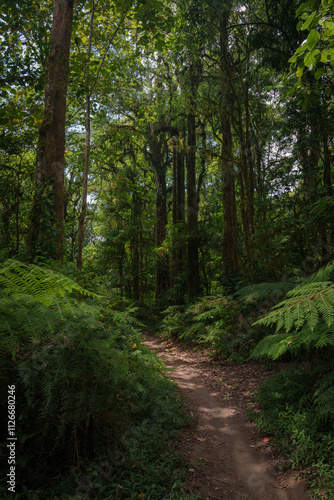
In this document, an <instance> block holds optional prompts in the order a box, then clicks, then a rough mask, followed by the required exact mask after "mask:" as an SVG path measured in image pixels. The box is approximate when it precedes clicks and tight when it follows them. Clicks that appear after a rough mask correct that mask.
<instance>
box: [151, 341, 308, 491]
mask: <svg viewBox="0 0 334 500" xmlns="http://www.w3.org/2000/svg"><path fill="white" fill-rule="evenodd" d="M143 338H144V341H143V343H144V344H145V345H147V346H148V347H150V348H151V349H154V350H156V351H157V354H158V355H159V356H160V357H161V358H163V359H164V361H165V363H166V366H167V368H168V371H169V376H170V378H172V379H173V380H174V381H175V382H176V383H177V384H178V386H179V388H180V391H181V392H182V394H183V396H184V398H185V401H186V408H187V411H188V412H189V413H190V414H191V415H192V417H193V419H192V422H191V424H190V426H189V427H188V428H187V429H186V431H185V432H184V434H183V436H182V439H181V441H180V444H179V448H180V451H181V452H182V453H184V454H185V455H186V457H187V459H188V462H189V470H188V475H187V478H186V482H185V485H186V490H187V492H188V493H193V494H195V495H197V496H198V498H200V499H201V500H222V499H224V500H259V499H263V500H307V499H309V498H310V497H309V496H308V495H307V493H306V483H305V480H304V479H302V478H300V477H299V475H298V473H297V472H295V471H291V470H286V462H285V460H284V458H283V457H282V456H280V455H279V454H278V453H277V452H276V451H275V450H274V448H273V447H272V445H271V438H270V436H266V435H264V434H263V433H261V431H259V430H258V429H257V428H256V426H255V425H254V424H252V423H251V422H250V421H249V420H248V419H247V418H246V409H247V408H249V407H251V406H252V407H255V408H256V403H254V402H253V401H252V394H253V393H254V391H255V390H256V388H257V386H258V384H259V383H260V382H261V381H262V380H264V379H265V378H267V377H268V376H269V375H271V374H273V372H269V371H267V370H266V369H265V367H264V366H262V365H258V364H256V363H254V364H247V365H233V364H227V363H225V364H214V363H213V362H212V360H211V359H210V358H209V356H208V353H206V352H194V351H192V350H190V349H187V348H185V347H183V346H180V345H179V344H177V343H176V342H175V341H173V340H167V341H166V340H165V339H160V338H157V337H155V336H152V335H150V334H149V333H144V334H143Z"/></svg>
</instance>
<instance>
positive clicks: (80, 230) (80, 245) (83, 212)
mask: <svg viewBox="0 0 334 500" xmlns="http://www.w3.org/2000/svg"><path fill="white" fill-rule="evenodd" d="M94 14H95V0H92V11H91V17H90V26H89V40H88V63H87V68H86V120H85V129H86V145H85V162H84V169H83V176H82V206H81V213H80V215H79V217H78V255H77V266H78V269H82V249H83V242H84V237H85V219H86V211H87V184H88V172H89V157H90V87H89V55H90V53H91V51H92V36H93V24H94Z"/></svg>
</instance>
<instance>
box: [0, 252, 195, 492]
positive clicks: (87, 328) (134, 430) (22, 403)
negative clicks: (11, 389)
mask: <svg viewBox="0 0 334 500" xmlns="http://www.w3.org/2000/svg"><path fill="white" fill-rule="evenodd" d="M0 283H1V290H0V316H1V332H0V333H1V337H0V353H1V361H2V377H1V402H2V405H3V407H2V408H1V418H2V422H1V424H2V425H1V428H2V429H3V431H5V430H6V429H7V418H6V414H7V409H6V408H5V404H6V402H7V387H8V384H10V385H15V387H16V394H15V395H16V413H17V419H16V435H17V443H18V450H19V451H18V453H17V463H16V469H17V478H16V480H17V491H18V492H19V493H20V494H22V495H23V497H25V498H27V496H28V497H29V498H36V499H44V498H45V499H49V498H58V496H59V498H81V499H82V498H102V497H106V498H114V499H118V498H119V499H122V498H126V499H130V498H138V495H140V494H141V493H142V494H145V495H146V496H145V498H152V499H153V498H155V499H158V498H159V499H160V498H161V499H162V498H164V497H165V496H166V495H167V496H168V498H174V497H173V495H174V493H175V495H179V496H177V498H183V497H182V495H183V493H182V491H181V490H182V488H181V486H180V477H181V476H180V472H178V471H177V462H178V459H177V458H176V457H175V456H174V455H173V454H172V453H170V452H168V453H167V452H166V449H169V448H170V446H169V443H170V441H171V439H174V438H175V435H176V433H177V430H178V429H179V428H180V427H181V426H182V425H184V423H185V417H184V414H183V411H182V403H181V401H180V399H179V397H178V396H177V395H176V392H175V388H174V385H173V384H172V382H170V381H169V380H167V379H165V378H164V377H162V376H161V368H162V366H161V363H160V362H159V361H158V359H157V358H156V357H155V356H154V355H153V354H152V353H151V352H150V351H149V350H148V349H147V348H145V347H144V346H142V345H141V344H140V337H139V334H138V329H137V327H138V326H139V325H138V321H137V320H136V319H135V318H134V316H133V313H134V310H133V309H129V308H128V309H126V310H125V311H119V310H117V309H115V308H114V307H113V305H112V304H110V305H108V304H107V303H106V301H105V300H104V299H103V298H101V297H98V296H96V295H94V294H92V293H88V298H86V299H85V300H83V297H84V295H87V292H86V291H85V290H84V289H82V288H81V287H80V286H79V285H77V283H75V282H74V281H72V280H71V279H70V278H67V277H66V276H64V275H62V274H59V273H57V272H55V271H51V270H50V269H45V268H40V267H38V266H33V265H31V266H26V265H24V264H22V263H20V262H16V261H7V262H6V263H5V264H4V265H3V266H2V268H1V270H0ZM5 434H6V432H4V433H3V435H2V437H1V448H0V460H1V465H2V470H6V469H7V468H8V466H7V455H8V453H7V452H8V450H7V448H6V437H7V436H6V435H5ZM157 436H158V437H157ZM162 469H163V470H164V474H161V470H162ZM154 471H156V472H154ZM2 488H3V489H2V490H1V491H0V492H1V493H3V494H4V493H5V491H6V489H7V488H6V486H2ZM172 491H174V493H172ZM66 495H67V496H66ZM76 495H77V496H76ZM175 498H176V497H175ZM184 498H186V496H184Z"/></svg>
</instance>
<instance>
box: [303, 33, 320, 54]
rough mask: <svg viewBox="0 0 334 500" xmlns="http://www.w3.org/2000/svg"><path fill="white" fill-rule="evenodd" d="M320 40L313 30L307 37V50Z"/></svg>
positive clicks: (318, 34)
mask: <svg viewBox="0 0 334 500" xmlns="http://www.w3.org/2000/svg"><path fill="white" fill-rule="evenodd" d="M319 39H320V33H319V32H318V31H316V30H315V29H313V30H311V31H310V33H309V35H308V37H307V42H306V44H307V48H308V49H309V50H312V49H313V48H314V47H315V45H316V43H317V42H318V41H319Z"/></svg>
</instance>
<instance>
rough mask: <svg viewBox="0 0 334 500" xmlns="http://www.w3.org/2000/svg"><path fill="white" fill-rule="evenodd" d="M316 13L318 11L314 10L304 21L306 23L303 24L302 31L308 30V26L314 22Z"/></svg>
mask: <svg viewBox="0 0 334 500" xmlns="http://www.w3.org/2000/svg"><path fill="white" fill-rule="evenodd" d="M315 15H316V12H312V14H311V15H310V16H308V18H307V19H306V21H305V22H304V24H303V25H302V27H301V28H300V29H301V30H302V31H303V30H307V29H308V27H309V26H310V24H311V23H312V21H313V19H314V17H315Z"/></svg>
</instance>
